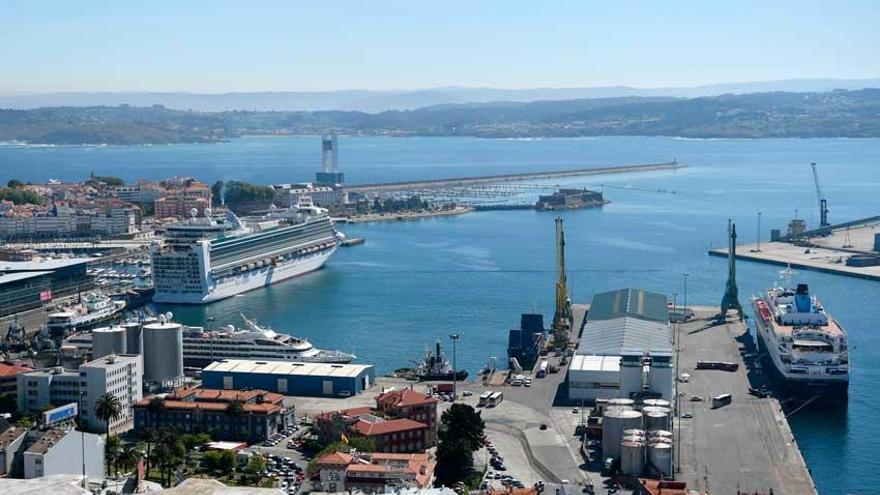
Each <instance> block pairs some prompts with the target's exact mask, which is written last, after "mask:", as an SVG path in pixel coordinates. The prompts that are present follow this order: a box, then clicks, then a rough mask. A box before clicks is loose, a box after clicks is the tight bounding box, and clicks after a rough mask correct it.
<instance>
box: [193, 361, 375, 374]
mask: <svg viewBox="0 0 880 495" xmlns="http://www.w3.org/2000/svg"><path fill="white" fill-rule="evenodd" d="M372 367H373V366H372V365H370V364H329V363H292V362H287V361H257V360H245V359H224V360H222V361H215V362H213V363H211V364H209V365H208V366H207V367H206V368H205V369H204V370H202V371H217V372H232V373H253V374H263V375H296V376H336V377H349V378H351V377H356V376H358V375H360V374H361V373H363V372H364V371H365V370H368V369H370V368H372Z"/></svg>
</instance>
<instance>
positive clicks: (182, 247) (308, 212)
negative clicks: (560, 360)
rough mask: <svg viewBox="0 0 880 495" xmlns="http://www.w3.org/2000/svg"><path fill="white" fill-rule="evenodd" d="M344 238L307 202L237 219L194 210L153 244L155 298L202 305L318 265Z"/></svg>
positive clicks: (315, 268) (298, 273) (315, 267)
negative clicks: (191, 214)
mask: <svg viewBox="0 0 880 495" xmlns="http://www.w3.org/2000/svg"><path fill="white" fill-rule="evenodd" d="M304 199H305V200H308V198H304ZM343 237H344V236H342V234H339V233H337V232H336V231H335V229H334V228H333V224H332V223H331V221H330V217H329V216H328V215H327V211H326V210H324V209H322V208H318V207H316V206H314V205H312V204H311V201H303V202H301V203H300V204H298V205H296V206H294V207H292V208H290V209H287V210H277V209H274V208H273V209H272V210H271V211H270V212H269V213H267V214H265V215H262V216H255V217H248V218H244V219H241V220H239V219H238V217H236V216H235V215H233V214H232V213H231V212H230V213H229V214H227V216H226V218H225V219H217V218H213V217H212V216H211V212H210V210H208V211H206V214H205V216H204V217H195V215H193V216H192V217H191V218H189V219H186V220H184V221H181V222H177V223H173V224H170V225H168V226H167V227H166V231H165V240H164V242H161V243H155V244H154V245H153V246H152V248H151V249H152V250H151V258H152V270H153V282H154V285H155V289H156V293H155V295H154V296H153V301H155V302H157V303H183V304H205V303H209V302H212V301H217V300H220V299H224V298H227V297H230V296H234V295H236V294H240V293H242V292H246V291H249V290H252V289H256V288H259V287H264V286H268V285H270V284H273V283H275V282H279V281H281V280H286V279H289V278H292V277H295V276H297V275H302V274H304V273H307V272H310V271H313V270H317V269H318V268H321V266H323V265H324V262H325V261H327V258H329V257H330V256H331V255H332V254H333V253H334V252H335V251H336V248H337V246H338V243H339V240H340V239H341V238H343Z"/></svg>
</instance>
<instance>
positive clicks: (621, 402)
mask: <svg viewBox="0 0 880 495" xmlns="http://www.w3.org/2000/svg"><path fill="white" fill-rule="evenodd" d="M635 404H636V401H634V400H632V399H626V398H623V397H617V398H614V399H608V405H609V406H629V407H630V408H632V407H633V406H635Z"/></svg>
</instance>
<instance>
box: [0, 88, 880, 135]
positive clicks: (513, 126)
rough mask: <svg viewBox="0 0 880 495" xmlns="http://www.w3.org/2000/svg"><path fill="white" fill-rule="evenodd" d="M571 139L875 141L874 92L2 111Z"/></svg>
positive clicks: (40, 116) (64, 128)
mask: <svg viewBox="0 0 880 495" xmlns="http://www.w3.org/2000/svg"><path fill="white" fill-rule="evenodd" d="M327 131H336V132H340V133H344V134H353V135H391V136H415V135H418V136H477V137H544V136H546V137H551V136H558V137H567V136H572V137H574V136H599V135H663V136H683V137H696V138H711V137H731V138H732V137H746V138H764V137H877V136H880V89H864V90H858V91H833V92H828V93H783V92H774V93H752V94H739V95H722V96H713V97H703V98H669V97H624V98H597V99H582V100H567V101H535V102H530V103H516V102H494V103H471V104H461V105H436V106H431V107H425V108H420V109H416V110H408V111H386V112H380V113H364V112H343V111H318V112H251V111H234V112H217V113H207V112H192V111H178V110H169V109H167V108H164V107H162V106H154V107H131V106H128V105H120V106H117V107H55V108H41V109H36V110H0V141H11V140H18V141H26V142H32V143H54V144H83V143H108V144H146V143H180V142H216V141H220V140H224V139H229V138H232V137H236V136H240V135H244V134H319V133H324V132H327Z"/></svg>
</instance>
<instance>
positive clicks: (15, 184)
mask: <svg viewBox="0 0 880 495" xmlns="http://www.w3.org/2000/svg"><path fill="white" fill-rule="evenodd" d="M22 186H24V182H22V181H20V180H18V179H9V182H7V183H6V187H8V188H9V189H17V188H19V187H22Z"/></svg>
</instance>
